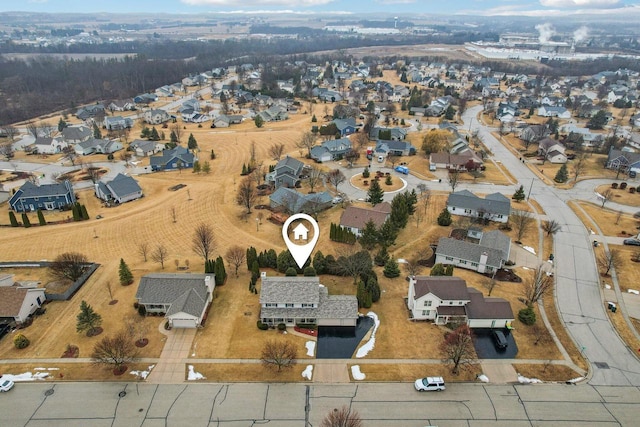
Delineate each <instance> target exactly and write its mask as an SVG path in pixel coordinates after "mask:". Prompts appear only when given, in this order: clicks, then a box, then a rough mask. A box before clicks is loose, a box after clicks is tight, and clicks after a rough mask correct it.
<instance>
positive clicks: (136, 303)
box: [133, 301, 140, 310]
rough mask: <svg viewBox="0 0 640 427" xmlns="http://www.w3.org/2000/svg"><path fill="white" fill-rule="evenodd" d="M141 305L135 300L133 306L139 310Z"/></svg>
mask: <svg viewBox="0 0 640 427" xmlns="http://www.w3.org/2000/svg"><path fill="white" fill-rule="evenodd" d="M139 306H140V304H138V301H134V303H133V308H135V309H136V310H137V309H138V307H139Z"/></svg>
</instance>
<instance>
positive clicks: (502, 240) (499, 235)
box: [480, 230, 511, 261]
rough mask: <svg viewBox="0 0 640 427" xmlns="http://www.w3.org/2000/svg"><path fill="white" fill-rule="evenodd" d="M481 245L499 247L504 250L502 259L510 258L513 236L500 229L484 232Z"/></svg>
mask: <svg viewBox="0 0 640 427" xmlns="http://www.w3.org/2000/svg"><path fill="white" fill-rule="evenodd" d="M480 246H484V247H488V248H493V249H497V250H499V251H501V252H502V259H503V260H505V261H506V260H508V259H509V253H510V252H511V238H510V237H509V236H507V235H506V234H504V233H503V232H502V231H499V230H491V231H487V232H486V233H485V232H483V233H482V238H481V239H480Z"/></svg>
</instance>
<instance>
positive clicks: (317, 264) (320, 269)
mask: <svg viewBox="0 0 640 427" xmlns="http://www.w3.org/2000/svg"><path fill="white" fill-rule="evenodd" d="M313 268H314V269H315V270H316V274H325V273H326V272H327V261H326V259H325V257H324V254H323V253H322V252H321V251H318V252H316V254H315V255H314V256H313Z"/></svg>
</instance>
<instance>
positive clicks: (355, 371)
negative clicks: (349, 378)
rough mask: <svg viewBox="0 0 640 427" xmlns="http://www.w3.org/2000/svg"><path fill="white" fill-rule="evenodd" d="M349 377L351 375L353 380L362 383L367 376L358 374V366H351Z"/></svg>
mask: <svg viewBox="0 0 640 427" xmlns="http://www.w3.org/2000/svg"><path fill="white" fill-rule="evenodd" d="M351 375H353V379H354V380H358V381H362V380H363V379H365V378H366V377H367V376H366V375H365V374H363V373H362V372H360V365H353V366H352V367H351Z"/></svg>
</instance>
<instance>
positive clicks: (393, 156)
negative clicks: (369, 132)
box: [387, 151, 400, 169]
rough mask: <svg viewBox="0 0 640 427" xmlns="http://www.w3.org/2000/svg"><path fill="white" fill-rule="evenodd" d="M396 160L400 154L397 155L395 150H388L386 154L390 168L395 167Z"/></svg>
mask: <svg viewBox="0 0 640 427" xmlns="http://www.w3.org/2000/svg"><path fill="white" fill-rule="evenodd" d="M398 160H400V156H399V155H398V153H396V152H395V151H389V153H388V154H387V161H388V162H390V163H391V168H392V169H393V168H395V167H396V163H398Z"/></svg>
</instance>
